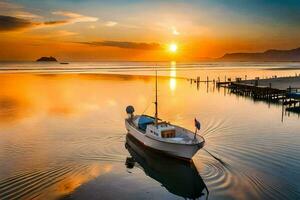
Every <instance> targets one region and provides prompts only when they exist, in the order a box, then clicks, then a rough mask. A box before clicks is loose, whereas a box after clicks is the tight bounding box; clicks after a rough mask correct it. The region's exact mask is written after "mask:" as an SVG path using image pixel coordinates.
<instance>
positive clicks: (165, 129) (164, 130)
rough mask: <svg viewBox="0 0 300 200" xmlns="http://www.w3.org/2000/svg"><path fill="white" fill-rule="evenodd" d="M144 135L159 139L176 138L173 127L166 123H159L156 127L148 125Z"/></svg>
mask: <svg viewBox="0 0 300 200" xmlns="http://www.w3.org/2000/svg"><path fill="white" fill-rule="evenodd" d="M146 134H149V135H155V136H157V137H161V138H174V137H175V136H176V131H175V127H174V126H171V125H170V124H168V123H167V122H160V123H158V124H157V126H155V125H154V124H149V125H148V126H147V130H146Z"/></svg>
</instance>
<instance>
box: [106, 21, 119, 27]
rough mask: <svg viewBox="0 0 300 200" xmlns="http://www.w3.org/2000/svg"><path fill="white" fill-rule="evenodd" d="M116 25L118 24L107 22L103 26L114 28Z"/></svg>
mask: <svg viewBox="0 0 300 200" xmlns="http://www.w3.org/2000/svg"><path fill="white" fill-rule="evenodd" d="M117 24H118V22H114V21H108V22H106V23H105V26H108V27H113V26H116V25H117Z"/></svg>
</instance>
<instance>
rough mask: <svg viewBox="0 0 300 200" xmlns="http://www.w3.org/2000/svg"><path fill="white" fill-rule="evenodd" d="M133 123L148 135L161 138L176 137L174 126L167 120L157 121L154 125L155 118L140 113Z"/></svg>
mask: <svg viewBox="0 0 300 200" xmlns="http://www.w3.org/2000/svg"><path fill="white" fill-rule="evenodd" d="M134 123H135V125H136V126H137V127H138V128H139V129H140V130H142V131H143V132H144V133H146V134H148V135H154V136H156V137H161V138H174V137H176V131H175V127H174V126H172V125H170V124H169V123H167V122H162V121H160V122H158V123H157V126H156V125H155V118H153V117H150V116H147V115H141V116H139V117H138V118H137V119H136V120H135V121H134Z"/></svg>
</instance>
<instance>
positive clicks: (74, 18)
mask: <svg viewBox="0 0 300 200" xmlns="http://www.w3.org/2000/svg"><path fill="white" fill-rule="evenodd" d="M52 14H53V15H60V16H65V17H68V18H69V19H67V21H68V22H69V23H77V22H95V21H98V18H97V17H90V16H85V15H81V14H78V13H74V12H69V11H55V12H52Z"/></svg>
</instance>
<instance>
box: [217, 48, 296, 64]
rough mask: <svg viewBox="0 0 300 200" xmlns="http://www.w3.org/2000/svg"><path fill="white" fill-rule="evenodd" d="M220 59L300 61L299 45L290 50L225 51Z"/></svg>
mask: <svg viewBox="0 0 300 200" xmlns="http://www.w3.org/2000/svg"><path fill="white" fill-rule="evenodd" d="M218 60H221V61H300V47H299V48H296V49H291V50H276V49H270V50H267V51H265V52H261V53H227V54H225V55H224V56H223V57H221V58H218Z"/></svg>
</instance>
